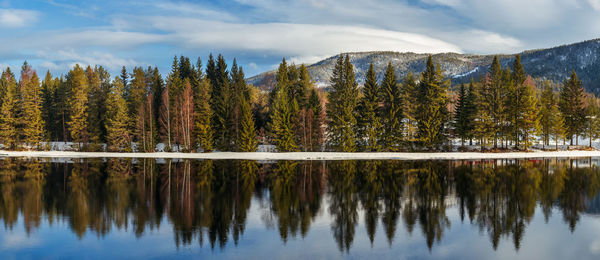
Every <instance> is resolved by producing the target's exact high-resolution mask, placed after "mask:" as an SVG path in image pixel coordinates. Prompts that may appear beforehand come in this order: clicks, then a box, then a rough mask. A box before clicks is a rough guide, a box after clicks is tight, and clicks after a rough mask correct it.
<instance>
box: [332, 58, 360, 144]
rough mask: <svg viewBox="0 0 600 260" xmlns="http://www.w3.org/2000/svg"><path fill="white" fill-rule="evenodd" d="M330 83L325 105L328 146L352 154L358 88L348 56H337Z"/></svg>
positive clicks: (354, 138)
mask: <svg viewBox="0 0 600 260" xmlns="http://www.w3.org/2000/svg"><path fill="white" fill-rule="evenodd" d="M330 81H331V83H332V86H331V88H332V90H331V92H330V93H329V103H327V117H328V119H329V125H328V134H329V142H330V145H331V147H332V148H333V149H335V150H337V151H341V152H354V151H356V134H355V131H354V129H355V125H356V118H355V113H356V106H357V104H358V88H357V84H356V82H355V78H354V67H353V66H352V64H351V63H350V58H349V57H348V55H346V56H345V58H344V56H343V55H342V54H340V55H339V57H338V60H337V62H336V65H335V68H334V69H333V75H332V76H331V80H330Z"/></svg>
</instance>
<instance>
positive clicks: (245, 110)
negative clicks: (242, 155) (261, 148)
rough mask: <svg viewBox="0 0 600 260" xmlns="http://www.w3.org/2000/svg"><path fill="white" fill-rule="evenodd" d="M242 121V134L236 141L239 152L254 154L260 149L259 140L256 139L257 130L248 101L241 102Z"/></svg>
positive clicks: (242, 100)
mask: <svg viewBox="0 0 600 260" xmlns="http://www.w3.org/2000/svg"><path fill="white" fill-rule="evenodd" d="M240 121H241V122H240V133H239V135H238V140H237V141H236V143H237V147H238V151H240V152H254V151H256V149H257V148H258V139H256V128H255V126H254V117H253V116H252V110H251V109H250V101H249V100H247V99H241V102H240Z"/></svg>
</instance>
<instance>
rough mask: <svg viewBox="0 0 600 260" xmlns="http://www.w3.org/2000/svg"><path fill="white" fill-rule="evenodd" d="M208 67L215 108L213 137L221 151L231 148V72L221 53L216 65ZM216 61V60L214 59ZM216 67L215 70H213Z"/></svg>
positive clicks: (207, 73)
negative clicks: (228, 70)
mask: <svg viewBox="0 0 600 260" xmlns="http://www.w3.org/2000/svg"><path fill="white" fill-rule="evenodd" d="M211 61H212V60H211V59H209V66H208V67H207V72H206V75H207V77H208V78H209V80H210V82H211V86H212V96H211V100H212V104H211V105H212V110H213V121H212V123H213V133H214V135H213V138H214V140H215V148H217V149H218V150H221V151H225V150H231V144H232V140H231V113H232V104H231V90H230V79H229V75H228V74H229V73H228V72H227V64H226V62H225V58H223V56H221V55H220V54H219V56H218V57H217V62H216V66H215V65H214V64H211ZM213 63H214V61H213ZM213 69H214V71H213Z"/></svg>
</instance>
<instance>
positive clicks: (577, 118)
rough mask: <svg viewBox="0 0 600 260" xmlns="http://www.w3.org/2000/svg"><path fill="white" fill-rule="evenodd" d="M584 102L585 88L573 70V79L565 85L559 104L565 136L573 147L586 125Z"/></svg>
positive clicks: (568, 80)
mask: <svg viewBox="0 0 600 260" xmlns="http://www.w3.org/2000/svg"><path fill="white" fill-rule="evenodd" d="M583 100H584V90H583V86H582V84H581V81H579V79H578V78H577V74H576V73H575V71H574V70H573V71H572V72H571V77H570V78H569V79H567V80H566V81H565V82H564V83H563V87H562V89H561V91H560V100H559V103H558V105H559V109H560V112H561V114H562V116H563V120H564V125H565V134H566V136H567V137H568V138H569V140H570V142H571V145H573V140H574V139H575V140H577V139H578V138H577V136H578V135H579V134H581V132H582V129H583V126H584V125H585V106H584V102H583ZM576 142H577V141H576ZM577 143H578V142H577Z"/></svg>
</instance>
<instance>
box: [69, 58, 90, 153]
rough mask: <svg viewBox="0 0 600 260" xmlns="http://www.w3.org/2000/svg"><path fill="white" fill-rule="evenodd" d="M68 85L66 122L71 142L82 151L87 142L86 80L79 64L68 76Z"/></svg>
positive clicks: (87, 86)
mask: <svg viewBox="0 0 600 260" xmlns="http://www.w3.org/2000/svg"><path fill="white" fill-rule="evenodd" d="M67 82H68V84H69V89H70V90H71V91H70V93H69V96H70V97H69V115H70V120H69V121H68V126H69V133H70V135H71V138H72V140H73V142H75V143H78V144H79V149H83V148H84V147H83V145H85V144H86V143H87V142H88V140H89V134H88V129H87V125H88V93H89V85H88V80H87V77H86V75H85V72H84V71H83V69H82V68H81V67H80V66H79V64H76V65H75V68H73V69H72V70H71V71H70V72H69V75H68V79H67Z"/></svg>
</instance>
